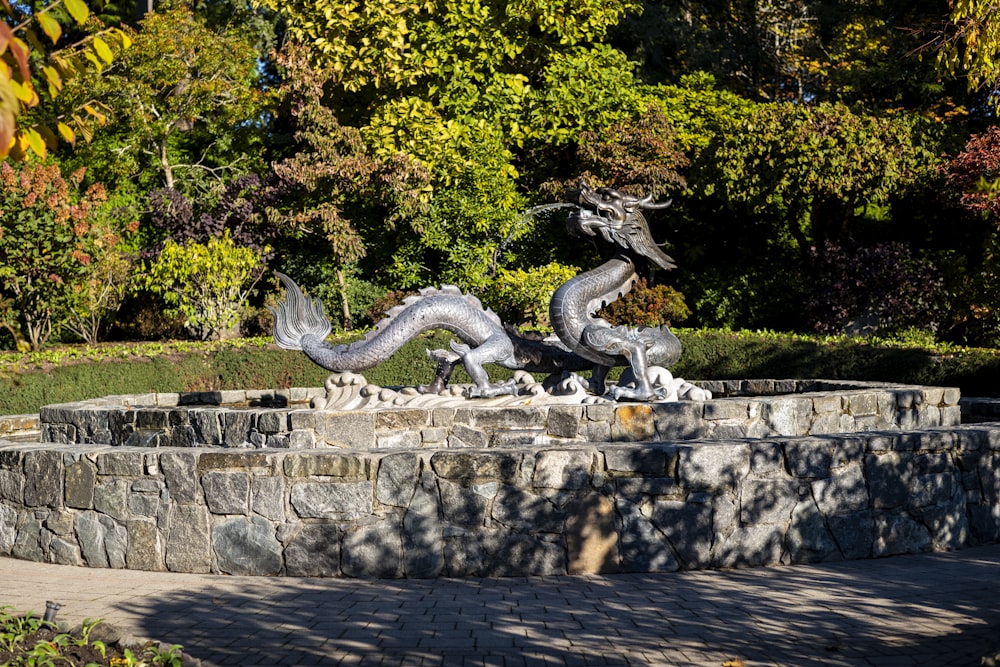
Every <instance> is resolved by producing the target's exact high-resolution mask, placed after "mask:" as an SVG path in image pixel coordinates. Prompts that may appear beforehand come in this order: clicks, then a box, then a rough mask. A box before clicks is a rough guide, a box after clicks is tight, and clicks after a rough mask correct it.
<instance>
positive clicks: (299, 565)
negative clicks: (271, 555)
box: [285, 523, 340, 577]
mask: <svg viewBox="0 0 1000 667" xmlns="http://www.w3.org/2000/svg"><path fill="white" fill-rule="evenodd" d="M285 574H286V575H287V576H289V577H336V576H339V575H340V535H339V533H338V530H337V527H336V526H334V525H330V524H323V523H320V524H304V525H302V524H300V525H298V526H296V527H295V529H294V534H293V536H292V537H291V538H290V539H288V540H287V541H286V542H285Z"/></svg>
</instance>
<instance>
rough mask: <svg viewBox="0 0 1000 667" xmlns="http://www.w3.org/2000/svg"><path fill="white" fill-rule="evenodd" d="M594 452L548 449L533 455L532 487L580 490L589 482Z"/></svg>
mask: <svg viewBox="0 0 1000 667" xmlns="http://www.w3.org/2000/svg"><path fill="white" fill-rule="evenodd" d="M593 460H594V452H593V450H590V449H549V450H543V451H540V452H538V453H537V454H535V467H534V473H533V475H532V485H533V486H535V487H542V488H551V489H582V488H584V487H585V486H587V485H588V484H589V482H590V475H591V468H592V466H593Z"/></svg>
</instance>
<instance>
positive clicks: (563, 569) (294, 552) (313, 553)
mask: <svg viewBox="0 0 1000 667" xmlns="http://www.w3.org/2000/svg"><path fill="white" fill-rule="evenodd" d="M791 382H792V381H767V382H765V383H763V384H758V383H749V382H748V383H732V384H730V385H726V386H718V387H715V388H713V391H717V393H723V392H725V391H726V390H727V387H728V388H729V389H731V390H732V391H733V393H734V394H736V393H742V394H743V395H729V396H726V397H724V398H720V399H713V400H712V401H707V402H704V403H703V404H700V409H701V413H700V414H701V417H702V420H703V421H707V422H718V423H715V424H714V425H711V426H712V428H713V429H718V427H719V425H720V424H721V425H723V426H727V427H731V426H734V425H735V423H734V424H730V423H729V422H726V421H724V420H733V419H739V420H741V421H740V422H739V423H741V424H745V425H747V429H748V430H750V429H752V428H755V429H760V431H759V432H757V431H755V432H754V434H755V435H757V437H750V434H749V433H744V434H743V435H742V436H741V437H733V435H732V432H731V431H730V437H724V433H725V429H719V430H712V431H711V432H710V435H712V436H715V437H689V436H692V435H693V433H694V431H693V430H692V431H691V432H688V431H684V432H683V433H682V434H681V435H683V436H685V437H674V438H670V437H662V434H661V429H664V428H666V426H665V424H666V423H667V422H668V421H669V419H667V417H665V416H664V414H661V412H660V411H661V407H662V406H647V405H618V406H613V407H612V408H610V413H609V414H608V415H606V418H605V419H603V420H602V421H598V420H590V418H589V417H587V416H586V414H585V413H586V411H587V410H589V409H590V408H592V407H594V406H568V407H572V408H573V409H574V410H576V412H573V413H572V414H574V415H578V416H579V420H576V418H566V417H565V416H563V417H556V423H561V422H560V421H559V420H560V419H565V421H566V422H567V423H569V424H572V425H574V427H573V428H570V427H569V426H567V427H566V429H565V430H564V431H559V432H554V431H553V427H552V426H551V425H550V422H552V420H553V414H560V410H555V413H553V412H552V411H553V409H554V408H553V406H549V408H548V414H543V415H539V414H535V413H531V414H533V415H534V416H535V417H539V418H540V417H544V418H545V419H546V426H545V428H546V432H545V433H544V434H541V435H540V434H538V433H535V434H533V435H532V438H543V439H541V440H536V439H533V440H531V441H530V442H528V441H525V440H518V439H517V438H515V437H513V436H507V435H502V436H498V435H497V434H502V433H504V431H505V430H511V431H519V430H522V429H523V427H524V423H521V422H518V423H516V424H514V426H515V427H516V428H510V429H504V428H500V426H503V425H510V422H509V421H507V420H508V419H509V417H506V416H505V417H504V418H503V420H501V421H498V419H497V416H496V415H487V416H483V415H481V414H476V413H478V412H480V411H479V410H477V409H476V408H474V407H466V408H464V409H465V410H468V411H469V412H470V416H469V423H466V424H461V423H459V420H458V418H457V415H458V411H459V410H461V409H463V408H454V410H455V415H456V423H455V424H454V425H453V429H454V426H459V425H461V426H464V427H465V428H467V429H478V430H483V432H484V434H485V433H487V432H489V433H491V434H492V435H489V436H488V437H487V436H486V435H484V436H483V438H484V444H483V446H476V447H468V446H462V445H461V444H460V443H464V441H463V440H461V439H460V438H457V437H456V438H455V440H453V441H449V440H448V438H447V437H446V438H443V439H440V440H437V441H436V442H438V443H439V445H437V446H435V444H434V442H435V441H424V440H423V439H421V441H420V442H419V444H414V445H413V446H407V445H406V444H404V443H405V439H403V438H396V436H392V438H396V439H391V438H389V437H388V436H386V437H385V438H384V439H383V441H380V440H379V439H378V438H379V429H378V428H376V427H373V431H374V434H373V435H372V436H371V437H372V440H370V442H373V443H375V445H374V446H372V447H368V448H365V447H348V446H345V445H346V444H347V443H345V442H343V441H341V440H337V439H334V440H333V441H332V442H333V443H335V445H330V444H328V441H327V439H326V438H327V437H329V436H328V435H326V434H328V433H330V432H329V431H324V439H323V444H322V445H320V446H313V447H305V448H295V447H292V446H290V442H289V446H287V447H251V446H249V445H247V444H246V443H250V444H252V441H244V442H243V443H242V444H243V446H234V447H225V446H224V443H223V444H217V445H214V446H186V447H173V446H166V445H164V444H163V443H165V442H168V440H167V439H162V440H160V441H159V442H160V446H132V445H125V444H104V443H97V442H91V443H87V442H83V443H79V442H60V443H56V442H33V443H28V442H15V441H9V440H7V441H0V554H2V555H10V556H14V557H17V558H26V559H31V560H39V561H47V562H56V563H65V564H71V565H80V566H89V567H111V568H131V569H145V570H170V571H177V572H215V573H228V574H250V575H282V576H332V577H436V576H508V575H509V576H520V575H529V574H546V575H549V574H553V575H554V574H573V573H592V572H617V571H668V570H678V569H698V568H712V567H733V566H757V565H770V564H777V563H799V562H816V561H825V560H840V559H857V558H870V557H879V556H886V555H892V554H898V553H911V552H917V551H926V550H934V549H957V548H961V547H964V546H969V545H973V544H981V543H986V542H995V541H997V540H1000V423H993V422H986V423H978V424H969V425H962V424H959V423H958V419H957V417H958V414H959V412H958V411H959V408H958V393H957V391H956V390H952V389H942V388H935V387H900V386H888V385H875V384H871V383H829V384H824V383H808V382H807V383H801V384H794V386H796V387H801V388H802V389H803V391H800V392H797V393H793V394H792V395H790V396H789V395H785V396H784V397H781V396H779V395H770V396H768V395H766V394H765V393H754V394H753V395H748V394H747V391H748V390H749V389H750V388H751V387H763V388H764V389H765V390H766V389H767V387H768V386H770V387H771V388H772V389H775V390H776V389H778V388H784V387H788V386H793V385H792V384H788V383H791ZM769 383H770V384H769ZM833 385H836V386H838V387H840V388H839V389H832V388H829V387H831V386H833ZM820 387H824V388H827V389H826V390H825V391H820V390H819V389H820ZM719 390H721V391H719ZM890 396H891V397H893V400H892V401H891V402H890V401H889V397H890ZM863 397H865V398H863ZM220 398H221V397H220ZM290 398H291V397H290ZM772 398H773V399H777V398H784V399H785V400H790V401H796V402H793V403H792V404H791V406H792V407H791V408H783V407H782V405H784V404H780V403H778V404H776V403H774V402H772V401H770V400H769V399H772ZM108 400H109V401H110V400H111V399H108ZM157 400H159V399H157ZM255 400H258V399H254V398H251V399H250V401H255ZM115 401H118V402H119V403H120V399H115ZM720 401H721V402H722V405H723V406H726V407H719V406H713V407H709V406H710V405H711V404H714V403H716V402H720ZM112 402H114V401H112ZM148 402H149V399H148V397H145V398H143V399H142V400H141V401H136V402H135V403H133V405H132V407H133V408H135V409H139V408H146V407H149V408H152V407H156V408H157V409H163V410H167V411H168V415H169V414H173V412H171V411H175V410H177V409H178V408H179V407H180V406H178V405H174V406H167V405H163V406H149V405H148ZM178 402H180V401H179V399H178ZM805 402H808V403H809V405H810V406H812V409H813V415H812V417H811V418H810V419H809V420H808V422H809V427H808V428H809V429H815V428H817V426H816V424H817V423H818V422H817V419H816V418H818V417H821V416H824V415H827V414H830V415H832V414H834V411H833V410H832V408H831V410H830V411H829V412H821V413H816V412H815V410H816V406H817V405H819V406H821V407H823V406H826V405H827V404H829V405H830V406H833V405H834V404H836V405H839V406H840V408H839V412H837V415H838V417H837V419H836V423H837V424H843V425H850V424H853V425H854V427H855V428H854V430H853V431H848V432H840V433H820V432H814V431H808V432H802V433H799V432H796V433H791V434H787V435H783V434H780V433H775V432H767V433H764V432H763V428H764V426H762V425H767V428H768V429H769V431H777V430H778V428H777V425H778V424H779V423H780V424H786V423H787V424H795V425H797V426H795V428H797V429H800V430H802V431H806V430H807V427H806V426H805V424H806V421H807V420H806V419H805V417H804V416H802V415H801V414H800V411H803V412H804V411H805V405H806V403H805ZM140 403H141V404H143V405H140ZM743 406H745V407H743ZM753 406H756V407H753ZM776 406H777V407H776ZM92 407H93V406H91V407H90V408H87V409H92ZM118 407H123V406H121V405H118V406H116V407H115V409H117V408H118ZM126 407H127V406H126ZM216 407H218V409H223V408H222V407H221V406H216ZM522 407H524V408H531V406H530V405H529V406H522ZM556 407H558V406H556ZM599 407H602V408H603V406H599ZM623 408H625V409H631V410H632V412H629V413H628V414H627V416H625V417H622V416H621V415H620V414H619V410H621V409H623ZM647 408H648V410H647ZM259 409H260V408H259V407H257V406H249V405H248V406H247V407H246V408H243V409H242V411H243V412H255V411H258V410H259ZM267 409H268V410H278V411H279V412H281V411H286V412H287V414H288V415H291V414H293V413H294V412H296V411H298V410H299V409H298V408H294V406H288V407H287V408H267ZM449 409H450V408H449ZM510 409H511V408H509V407H508V408H501V409H499V410H500V412H505V411H508V410H510ZM673 409H675V410H676V409H677V408H673ZM687 409H688V410H691V409H692V408H690V407H689V408H687ZM490 410H497V409H496V408H491V409H486V411H487V412H489V411H490ZM744 410H745V411H746V415H745V418H746V420H747V421H742V420H743V411H744ZM754 410H756V412H753V414H752V411H754ZM781 410H786V412H782V411H781ZM872 410H874V413H872ZM303 411H304V410H303ZM408 411H409V409H407V410H404V411H403V412H408ZM390 412H391V410H385V411H381V412H379V411H377V412H376V415H375V416H372V417H371V420H372V422H371V423H372V424H376V423H378V422H379V420H381V421H384V422H388V421H389V417H388V416H385V415H388V414H389V413H390ZM448 414H451V413H448ZM683 414H687V413H683ZM776 414H778V415H791V417H790V418H788V419H785V418H782V419H777V418H776V417H775V415H776ZM378 415H382V416H378ZM734 415H736V416H734ZM844 415H847V416H849V417H850V418H851V420H853V421H851V420H848V419H846V418H844ZM890 415H895V417H892V418H891V419H890ZM673 416H674V417H675V418H677V419H680V417H677V415H673ZM433 417H434V414H433V412H432V413H431V415H430V418H433ZM288 419H289V420H291V419H292V417H291V416H289V417H288ZM324 419H326V417H324ZM400 419H401V423H392V424H389V423H386V424H384V426H386V427H391V428H389V432H397V431H398V432H405V433H409V432H422V431H423V430H426V429H430V428H443V427H439V426H434V425H433V424H432V425H430V426H428V425H413V424H411V423H409V422H408V421H407V420H408V419H409V417H405V416H401V417H400ZM754 420H756V421H754ZM27 421H30V420H27V419H26V418H19V420H18V423H20V424H21V425H22V427H24V426H25V424H26V422H27ZM595 422H596V423H603V424H604V426H602V427H593V426H588V424H591V423H595ZM5 423H6V422H5ZM136 423H137V424H138V423H139V422H138V420H137V421H136ZM616 423H618V424H619V426H617V427H616V426H615V424H616ZM643 423H644V424H646V425H645V426H641V428H642V429H645V431H644V432H645V433H650V432H652V433H653V434H654V435H652V436H651V437H645V438H643V437H641V436H642V434H643V431H640V430H637V429H639V428H640V427H639V426H636V424H643ZM819 423H820V424H832V423H834V422H833V420H829V419H827V420H822V421H821V422H819ZM168 424H169V417H168ZM649 424H652V426H650V425H649ZM755 424H756V426H755ZM487 425H491V428H492V431H487V430H486V427H487ZM627 425H628V426H629V427H628V428H626V426H627ZM38 426H39V429H40V432H43V433H44V432H45V427H44V426H43V425H42V424H41V423H39V424H38ZM75 426H76V427H77V428H79V424H75ZM633 427H634V428H633ZM560 428H561V427H560ZM605 428H607V429H608V430H604V429H605ZM782 428H783V427H782ZM821 428H825V427H823V426H821ZM591 429H595V430H599V432H600V433H601V434H604V433H609V434H610V435H611V436H612V437H610V438H603V439H592V440H587V439H586V437H587V435H588V434H589V433H591V432H593V431H592V430H591ZM615 429H618V430H615ZM650 429H651V430H650ZM0 430H2V429H0ZM8 430H15V429H8ZM109 431H110V428H109ZM77 433H86V430H85V429H81V430H79V431H78V432H77ZM737 433H739V431H738V430H737ZM616 435H617V436H618V438H619V439H618V440H615V439H614V437H615V436H616ZM421 438H423V436H421ZM390 439H391V444H390V445H380V444H379V443H380V442H387V441H388V440H390ZM412 442H414V443H416V440H412ZM152 443H153V441H152V440H151V441H147V442H146V445H152Z"/></svg>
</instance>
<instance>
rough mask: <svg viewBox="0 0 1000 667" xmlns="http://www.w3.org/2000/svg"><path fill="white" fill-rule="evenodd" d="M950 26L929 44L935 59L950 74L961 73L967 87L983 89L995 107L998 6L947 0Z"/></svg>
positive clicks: (999, 82) (999, 73)
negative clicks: (989, 93) (949, 11)
mask: <svg viewBox="0 0 1000 667" xmlns="http://www.w3.org/2000/svg"><path fill="white" fill-rule="evenodd" d="M949 6H950V8H951V13H950V15H949V22H950V25H949V26H948V27H947V28H945V29H944V30H940V31H939V32H937V33H936V34H935V35H933V39H932V40H931V41H930V42H929V45H930V46H931V47H933V48H935V49H936V50H937V62H938V64H939V65H940V66H941V67H942V68H943V69H944V71H945V72H946V73H948V74H949V75H952V76H955V75H957V74H958V73H960V72H961V73H964V74H965V77H966V79H967V81H968V87H969V90H974V91H975V90H986V91H989V92H991V93H993V94H992V95H989V96H988V98H987V100H988V102H989V103H990V104H991V105H993V106H994V107H996V106H997V105H998V104H1000V100H998V97H997V95H996V93H997V91H998V90H1000V62H998V61H997V59H996V54H997V52H998V51H1000V7H997V5H996V4H995V3H992V2H983V1H982V0H952V2H949Z"/></svg>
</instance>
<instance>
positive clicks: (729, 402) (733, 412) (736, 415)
mask: <svg viewBox="0 0 1000 667" xmlns="http://www.w3.org/2000/svg"><path fill="white" fill-rule="evenodd" d="M702 410H703V413H702V414H703V415H704V417H705V419H708V420H709V421H717V420H720V419H737V420H747V419H749V415H750V402H749V401H747V400H744V399H741V398H716V399H713V400H711V401H706V402H705V403H703V404H702Z"/></svg>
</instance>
